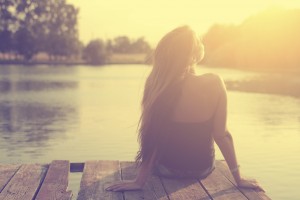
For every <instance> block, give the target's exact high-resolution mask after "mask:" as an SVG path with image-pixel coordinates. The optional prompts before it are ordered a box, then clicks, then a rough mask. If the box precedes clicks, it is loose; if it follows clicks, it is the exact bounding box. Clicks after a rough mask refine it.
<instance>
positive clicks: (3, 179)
mask: <svg viewBox="0 0 300 200" xmlns="http://www.w3.org/2000/svg"><path fill="white" fill-rule="evenodd" d="M20 166H21V165H12V164H1V165H0V192H1V191H2V190H3V189H4V187H5V186H6V184H7V183H8V182H9V180H10V179H11V178H12V177H13V175H14V174H15V173H16V172H17V170H18V169H19V167H20Z"/></svg>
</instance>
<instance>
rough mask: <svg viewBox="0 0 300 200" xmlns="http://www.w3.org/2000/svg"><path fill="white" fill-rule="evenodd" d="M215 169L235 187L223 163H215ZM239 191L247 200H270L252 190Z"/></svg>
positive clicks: (263, 194) (259, 192)
mask: <svg viewBox="0 0 300 200" xmlns="http://www.w3.org/2000/svg"><path fill="white" fill-rule="evenodd" d="M216 168H217V170H219V171H220V172H221V173H222V174H223V175H224V176H225V177H226V178H228V179H229V180H230V181H231V182H232V183H233V184H234V185H236V183H235V181H234V178H233V177H232V175H231V173H230V171H229V168H228V166H227V164H226V162H225V161H220V160H218V161H216ZM239 190H240V191H241V192H242V193H243V194H244V195H245V196H246V197H247V198H248V199H249V200H271V199H270V198H269V197H268V196H267V195H266V194H265V193H264V192H262V191H255V190H253V189H243V188H239Z"/></svg>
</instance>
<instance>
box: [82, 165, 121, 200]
mask: <svg viewBox="0 0 300 200" xmlns="http://www.w3.org/2000/svg"><path fill="white" fill-rule="evenodd" d="M120 180H121V174H120V164H119V161H87V162H86V163H85V165H84V169H83V175H82V179H81V183H80V190H79V193H78V198H77V199H78V200H91V199H101V200H108V199H110V200H113V199H117V200H123V194H122V193H120V192H110V191H106V190H105V188H106V187H108V186H109V185H111V184H112V183H114V182H116V181H120Z"/></svg>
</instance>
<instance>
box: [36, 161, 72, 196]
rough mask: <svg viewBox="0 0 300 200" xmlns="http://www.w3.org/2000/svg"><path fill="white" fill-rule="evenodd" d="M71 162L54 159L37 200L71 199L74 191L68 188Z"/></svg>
mask: <svg viewBox="0 0 300 200" xmlns="http://www.w3.org/2000/svg"><path fill="white" fill-rule="evenodd" d="M69 169H70V162H69V161H67V160H54V161H52V162H51V165H50V167H49V169H48V172H47V174H46V178H45V179H44V182H43V185H42V186H41V188H40V190H39V193H38V194H37V196H36V200H70V199H71V198H72V192H71V191H68V192H67V191H66V190H67V189H68V178H69Z"/></svg>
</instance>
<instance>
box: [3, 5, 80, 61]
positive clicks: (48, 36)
mask: <svg viewBox="0 0 300 200" xmlns="http://www.w3.org/2000/svg"><path fill="white" fill-rule="evenodd" d="M77 15H78V9H76V8H75V7H74V6H73V5H70V4H67V2H66V0H26V1H24V0H0V42H1V43H0V51H1V52H11V51H13V52H15V53H18V54H20V55H22V56H23V57H24V59H26V60H30V59H31V58H32V57H33V56H34V55H35V54H36V53H38V52H46V53H48V55H50V56H51V55H53V56H70V55H73V54H75V53H78V52H80V50H79V49H78V48H80V45H79V40H78V30H77V26H76V25H77Z"/></svg>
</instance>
